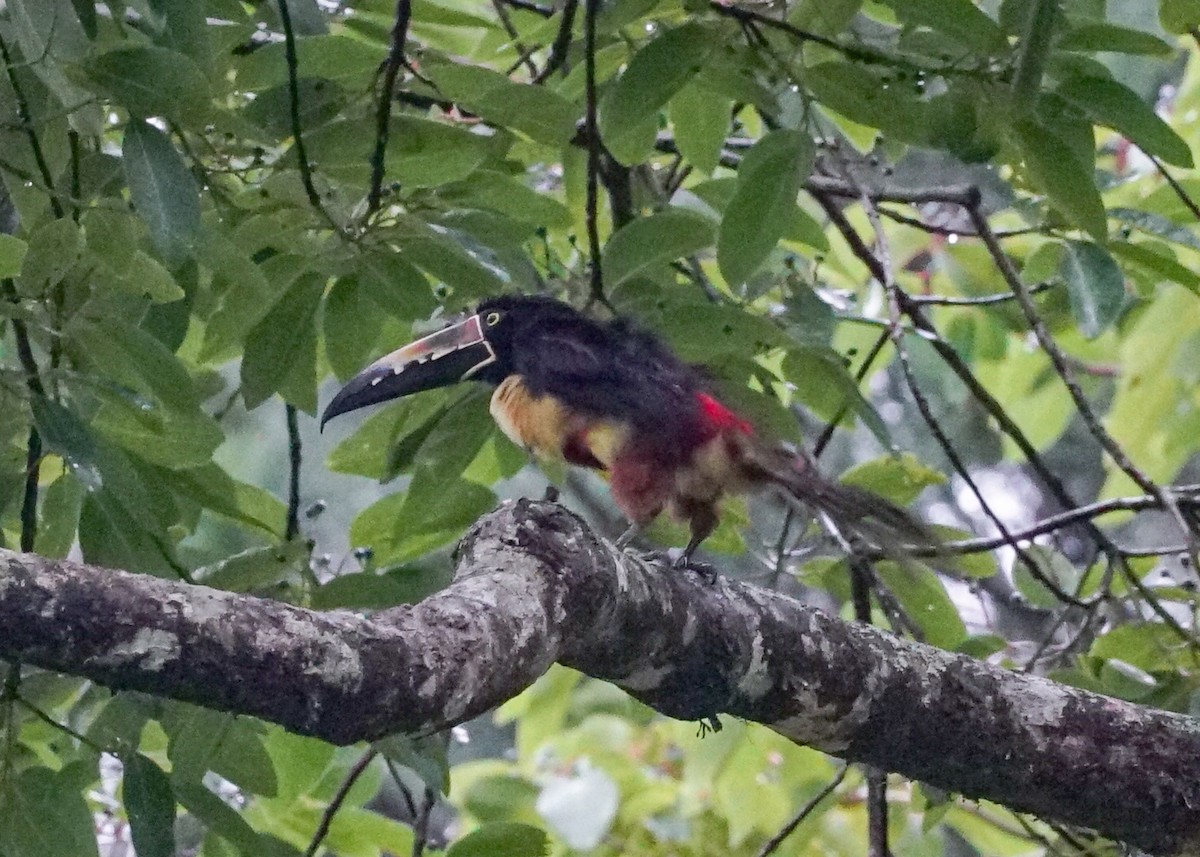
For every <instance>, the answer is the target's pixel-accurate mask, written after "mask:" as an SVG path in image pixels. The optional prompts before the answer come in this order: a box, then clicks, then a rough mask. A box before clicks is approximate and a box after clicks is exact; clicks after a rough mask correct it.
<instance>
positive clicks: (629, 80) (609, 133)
mask: <svg viewBox="0 0 1200 857" xmlns="http://www.w3.org/2000/svg"><path fill="white" fill-rule="evenodd" d="M719 44H720V40H719V39H718V38H717V36H716V34H715V33H714V32H713V31H711V30H710V29H709V28H707V27H705V26H702V25H701V24H696V23H688V24H684V25H683V26H680V27H675V28H674V29H671V30H668V31H667V32H665V33H663V34H662V35H661V36H658V37H657V38H656V39H654V40H653V41H651V42H650V43H649V44H646V45H644V46H643V47H642V48H641V49H640V50H639V51H638V52H637V53H636V54H634V55H633V59H631V60H630V61H629V66H628V67H627V68H626V69H625V72H624V74H622V75H621V77H620V78H619V79H618V80H617V82H616V83H615V84H613V85H612V86H610V87H609V88H608V89H607V90H606V91H605V93H604V96H603V98H602V99H601V101H600V115H599V126H600V136H601V137H602V138H603V139H604V143H605V145H606V146H608V149H609V151H611V152H612V153H613V156H614V157H615V158H616V159H617V160H618V161H620V162H621V163H623V164H626V165H632V164H635V163H637V162H638V161H639V160H640V159H641V157H642V155H644V154H645V145H644V144H645V134H644V128H645V126H646V125H647V124H648V123H655V124H656V120H657V116H658V111H659V110H661V109H662V107H663V105H665V104H666V103H667V102H668V101H669V100H670V99H671V97H672V96H673V95H675V93H677V92H679V90H681V89H682V88H683V87H684V86H685V85H686V84H687V82H688V81H689V80H691V79H692V78H693V77H695V76H696V74H697V73H698V72H699V71H700V69H702V68H703V67H704V65H705V63H707V62H708V58H709V56H710V54H711V53H712V52H713V50H714V49H715V48H716V47H717V46H718V45H719ZM651 141H652V140H651Z"/></svg>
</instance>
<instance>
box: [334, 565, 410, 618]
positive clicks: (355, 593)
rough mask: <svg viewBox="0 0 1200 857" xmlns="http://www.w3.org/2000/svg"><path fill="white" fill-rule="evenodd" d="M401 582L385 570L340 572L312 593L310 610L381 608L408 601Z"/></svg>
mask: <svg viewBox="0 0 1200 857" xmlns="http://www.w3.org/2000/svg"><path fill="white" fill-rule="evenodd" d="M405 595H406V593H405V591H404V586H403V585H401V584H400V583H399V582H397V580H396V579H395V578H393V577H392V576H391V575H387V574H375V573H373V572H367V571H362V572H354V573H352V574H341V575H338V576H337V577H335V578H333V580H330V581H328V582H327V583H323V584H321V586H319V587H318V588H317V589H316V590H315V591H314V592H313V594H312V602H311V604H310V606H311V607H312V609H314V610H338V609H350V610H385V609H387V608H388V607H395V606H396V605H398V604H408V603H412V602H411V601H410V600H409V599H408V598H406V597H405Z"/></svg>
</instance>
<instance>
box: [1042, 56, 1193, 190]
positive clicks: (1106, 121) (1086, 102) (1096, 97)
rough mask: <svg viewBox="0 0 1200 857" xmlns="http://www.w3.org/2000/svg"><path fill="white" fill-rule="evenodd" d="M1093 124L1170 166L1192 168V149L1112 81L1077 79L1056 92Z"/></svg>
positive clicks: (1126, 89)
mask: <svg viewBox="0 0 1200 857" xmlns="http://www.w3.org/2000/svg"><path fill="white" fill-rule="evenodd" d="M1055 91H1056V92H1057V93H1058V94H1059V95H1061V96H1062V97H1063V98H1065V99H1067V100H1068V101H1070V102H1071V103H1072V104H1074V105H1075V106H1076V107H1078V108H1079V109H1080V110H1081V111H1083V113H1084V115H1085V116H1087V117H1088V118H1090V119H1091V120H1092V121H1093V122H1096V123H1098V124H1100V125H1107V126H1108V127H1109V128H1112V129H1114V130H1116V131H1119V132H1121V133H1122V134H1124V135H1125V136H1126V137H1128V138H1129V139H1130V140H1132V141H1133V142H1135V143H1137V144H1138V145H1139V146H1140V147H1141V148H1142V149H1144V150H1145V151H1147V152H1149V153H1150V154H1151V155H1157V156H1158V157H1160V158H1162V159H1163V160H1164V161H1166V162H1167V163H1169V164H1175V165H1176V166H1180V167H1188V168H1190V167H1191V166H1192V150H1191V148H1190V147H1189V146H1188V144H1187V143H1186V142H1184V140H1183V138H1182V137H1180V136H1179V135H1178V134H1177V133H1176V132H1175V130H1174V129H1173V128H1172V127H1171V126H1170V125H1168V124H1167V123H1166V122H1164V121H1163V120H1162V119H1160V118H1159V117H1158V114H1157V113H1155V112H1154V109H1153V108H1152V107H1151V106H1150V105H1149V104H1147V103H1146V102H1145V101H1143V100H1142V99H1141V98H1139V97H1138V96H1137V94H1136V93H1135V92H1134V91H1133V90H1132V89H1130V88H1129V87H1127V86H1125V85H1123V84H1120V83H1118V82H1117V81H1115V80H1112V79H1111V78H1102V77H1076V78H1072V79H1071V80H1068V81H1067V82H1066V83H1064V84H1062V85H1061V86H1059V87H1058V88H1057V90H1055Z"/></svg>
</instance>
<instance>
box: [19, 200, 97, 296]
mask: <svg viewBox="0 0 1200 857" xmlns="http://www.w3.org/2000/svg"><path fill="white" fill-rule="evenodd" d="M6 237H7V236H6ZM12 240H14V241H16V240H17V239H15V238H14V239H12ZM83 248H84V242H83V234H82V232H81V231H80V229H79V225H78V224H77V223H75V221H73V220H71V219H69V218H66V217H62V218H59V219H57V220H51V221H48V222H46V223H44V224H42V225H41V226H39V227H38V228H37V229H35V230H34V231H33V234H32V235H30V236H29V250H28V252H27V253H25V262H24V265H23V266H22V270H21V293H22V294H26V295H31V296H41V295H43V294H45V292H46V290H47V289H49V288H51V287H52V286H56V285H58V284H59V283H61V282H62V281H63V278H64V277H66V276H67V274H68V273H70V271H71V269H72V268H73V267H75V263H76V262H77V261H79V257H80V256H81V255H82V254H83Z"/></svg>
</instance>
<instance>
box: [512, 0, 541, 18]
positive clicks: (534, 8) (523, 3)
mask: <svg viewBox="0 0 1200 857" xmlns="http://www.w3.org/2000/svg"><path fill="white" fill-rule="evenodd" d="M500 2H501V3H503V4H504V5H505V6H512V7H513V8H514V9H520V10H521V11H523V12H532V13H533V14H535V15H541V16H542V17H543V18H553V17H554V7H553V6H543V5H541V4H540V3H532V2H530V0H500Z"/></svg>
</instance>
